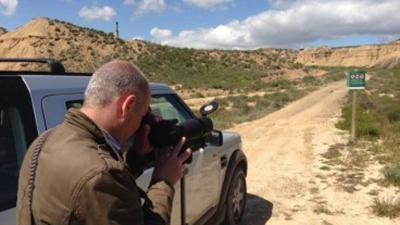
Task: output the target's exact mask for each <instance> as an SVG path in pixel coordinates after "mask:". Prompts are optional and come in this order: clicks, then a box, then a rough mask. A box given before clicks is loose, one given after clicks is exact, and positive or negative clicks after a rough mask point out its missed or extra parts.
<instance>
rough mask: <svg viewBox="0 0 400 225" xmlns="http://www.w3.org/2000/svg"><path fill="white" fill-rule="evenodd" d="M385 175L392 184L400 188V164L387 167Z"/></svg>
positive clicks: (384, 170) (384, 171)
mask: <svg viewBox="0 0 400 225" xmlns="http://www.w3.org/2000/svg"><path fill="white" fill-rule="evenodd" d="M383 175H384V176H385V178H386V180H387V181H389V182H390V183H392V184H395V185H398V186H400V164H397V165H392V166H386V167H385V168H384V169H383Z"/></svg>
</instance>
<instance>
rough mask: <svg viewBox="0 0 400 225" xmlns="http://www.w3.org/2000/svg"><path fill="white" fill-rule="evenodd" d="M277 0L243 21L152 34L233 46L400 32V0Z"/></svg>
mask: <svg viewBox="0 0 400 225" xmlns="http://www.w3.org/2000/svg"><path fill="white" fill-rule="evenodd" d="M275 3H276V6H279V7H277V8H273V9H269V10H266V11H264V12H261V13H259V14H257V15H253V16H249V17H248V18H246V19H244V20H242V21H239V20H233V21H231V22H229V23H226V24H221V25H218V26H215V27H209V28H197V29H193V30H184V31H181V32H179V33H178V34H177V35H170V36H169V37H164V38H162V39H160V38H158V37H156V36H154V35H153V34H152V35H153V37H154V39H155V40H158V42H159V43H161V44H167V45H173V46H180V47H194V48H226V49H230V48H259V47H299V46H304V45H307V43H310V42H312V41H316V40H331V39H336V38H343V37H346V36H357V35H373V36H377V37H381V36H387V35H394V34H399V33H400V13H398V12H399V11H400V1H399V0H382V1H376V0H331V1H325V0H297V1H293V2H291V1H280V2H277V1H275ZM278 3H279V4H278ZM282 3H284V4H282ZM157 29H158V30H161V29H159V28H157ZM153 33H154V34H157V33H155V32H153ZM171 34H172V32H171Z"/></svg>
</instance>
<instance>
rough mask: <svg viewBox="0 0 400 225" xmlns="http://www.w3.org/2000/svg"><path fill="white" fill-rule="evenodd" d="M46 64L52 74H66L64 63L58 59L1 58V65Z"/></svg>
mask: <svg viewBox="0 0 400 225" xmlns="http://www.w3.org/2000/svg"><path fill="white" fill-rule="evenodd" d="M2 62H4V63H9V62H15V63H24V62H28V63H46V64H47V65H48V66H49V68H50V73H54V74H63V73H65V68H64V66H63V65H62V63H61V62H60V61H58V60H56V59H52V58H0V63H2Z"/></svg>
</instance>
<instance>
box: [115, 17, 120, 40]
mask: <svg viewBox="0 0 400 225" xmlns="http://www.w3.org/2000/svg"><path fill="white" fill-rule="evenodd" d="M115 37H117V38H119V26H118V21H117V22H115Z"/></svg>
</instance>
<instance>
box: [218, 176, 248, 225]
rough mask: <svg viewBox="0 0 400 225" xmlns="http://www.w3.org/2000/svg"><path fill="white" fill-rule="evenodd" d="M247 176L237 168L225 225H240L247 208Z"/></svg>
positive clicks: (232, 183)
mask: <svg viewBox="0 0 400 225" xmlns="http://www.w3.org/2000/svg"><path fill="white" fill-rule="evenodd" d="M246 188H247V186H246V175H245V173H244V171H243V169H241V168H236V170H235V172H234V174H233V178H232V181H231V183H230V185H229V192H228V196H227V199H226V203H225V204H226V214H225V220H224V223H223V224H224V225H238V224H239V223H240V221H241V220H242V217H243V214H244V210H245V208H246V193H247V189H246Z"/></svg>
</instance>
